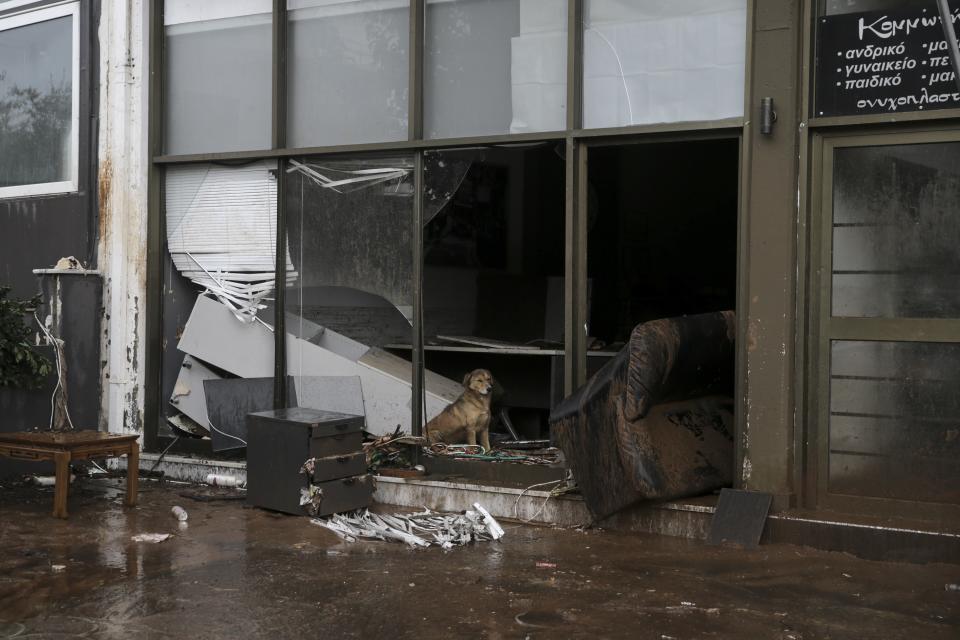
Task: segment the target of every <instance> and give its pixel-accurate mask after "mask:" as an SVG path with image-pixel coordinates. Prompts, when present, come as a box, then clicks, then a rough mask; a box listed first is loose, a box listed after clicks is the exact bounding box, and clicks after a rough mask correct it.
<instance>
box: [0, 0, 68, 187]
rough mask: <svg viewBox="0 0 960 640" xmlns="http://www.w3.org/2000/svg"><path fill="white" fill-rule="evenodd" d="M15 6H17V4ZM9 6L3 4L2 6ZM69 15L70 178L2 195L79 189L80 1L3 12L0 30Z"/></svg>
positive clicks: (39, 183) (31, 185)
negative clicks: (70, 21)
mask: <svg viewBox="0 0 960 640" xmlns="http://www.w3.org/2000/svg"><path fill="white" fill-rule="evenodd" d="M12 6H14V7H15V6H17V5H16V4H14V5H12ZM4 8H8V7H7V6H5V5H0V9H4ZM66 16H70V17H71V18H72V19H73V21H72V24H71V37H72V40H73V41H72V43H71V47H70V49H71V51H70V55H71V67H72V68H71V90H70V93H71V96H70V125H71V130H70V163H69V176H70V178H69V179H68V180H60V181H57V182H37V183H33V184H24V185H16V186H12V187H0V199H7V198H19V197H24V196H45V195H59V194H69V193H76V192H78V191H79V181H78V176H79V170H80V2H79V1H78V0H72V1H71V2H66V3H62V4H57V5H54V6H46V7H41V8H38V9H31V10H29V11H24V12H22V13H15V14H13V15H6V16H0V33H3V32H4V31H8V30H10V29H16V28H18V27H25V26H29V25H32V24H37V23H40V22H46V21H47V20H53V19H55V18H62V17H66Z"/></svg>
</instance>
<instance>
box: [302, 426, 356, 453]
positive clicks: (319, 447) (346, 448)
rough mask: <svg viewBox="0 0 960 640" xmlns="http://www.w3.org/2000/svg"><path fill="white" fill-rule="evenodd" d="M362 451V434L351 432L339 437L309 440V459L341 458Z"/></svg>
mask: <svg viewBox="0 0 960 640" xmlns="http://www.w3.org/2000/svg"><path fill="white" fill-rule="evenodd" d="M361 450H363V432H362V431H353V432H351V433H341V434H339V435H333V436H325V437H321V438H316V437H315V438H312V439H311V440H310V456H309V457H311V458H328V457H330V456H343V455H348V454H351V453H357V452H358V451H361Z"/></svg>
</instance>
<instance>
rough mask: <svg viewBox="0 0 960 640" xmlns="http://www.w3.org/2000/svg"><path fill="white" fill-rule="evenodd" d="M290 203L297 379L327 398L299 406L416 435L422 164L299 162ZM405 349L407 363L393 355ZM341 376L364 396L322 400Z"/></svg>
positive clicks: (291, 343) (293, 369) (290, 327)
mask: <svg viewBox="0 0 960 640" xmlns="http://www.w3.org/2000/svg"><path fill="white" fill-rule="evenodd" d="M284 195H285V198H286V207H287V229H288V230H289V242H290V253H291V256H292V259H293V264H294V266H295V268H296V271H297V279H296V281H294V282H293V283H292V284H291V286H290V287H288V289H287V291H286V312H287V320H286V323H287V334H288V338H287V372H288V373H289V374H290V375H291V376H293V377H294V379H295V380H297V381H298V384H301V385H304V384H307V385H310V386H311V388H312V389H315V390H317V393H316V395H315V397H314V398H305V397H304V398H301V397H299V396H298V401H299V402H300V404H301V406H310V407H311V408H314V409H324V410H335V411H342V412H344V413H352V414H356V413H364V414H365V416H366V425H367V427H366V428H367V429H368V430H369V431H371V432H373V433H377V434H383V433H389V432H392V431H393V430H394V429H395V428H396V427H397V426H398V425H399V426H400V427H401V428H402V429H403V430H404V431H406V432H408V433H409V432H411V417H412V414H411V412H412V403H413V402H414V400H413V393H412V380H413V368H412V365H411V346H410V345H411V344H412V342H413V337H412V336H413V329H412V325H411V322H412V314H413V221H414V210H413V157H412V156H408V155H406V156H392V157H378V158H374V157H367V158H355V159H331V158H324V159H316V158H300V159H291V160H290V161H289V167H288V170H287V185H286V192H285V194H284ZM396 345H402V346H403V347H404V348H403V349H401V350H400V351H399V354H400V355H398V353H397V351H393V352H390V351H387V350H386V349H387V348H389V347H394V346H396ZM333 377H339V378H341V379H343V378H350V379H353V380H356V381H357V382H358V384H359V390H356V389H355V390H354V391H353V392H350V393H340V394H332V393H322V389H323V388H324V385H329V384H339V383H335V382H332V381H331V378H333ZM428 387H429V384H428ZM300 395H302V394H300ZM426 396H427V397H426V402H427V404H428V405H430V406H433V405H436V404H437V402H438V401H437V398H436V394H433V395H431V393H430V392H429V389H428V393H427V394H426ZM454 397H455V396H454ZM333 401H335V402H337V403H338V404H331V402H333ZM447 402H449V400H445V401H442V402H440V407H442V406H445V405H446V403H447ZM344 403H347V404H344ZM349 403H353V405H352V407H351V405H350V404H349ZM358 403H359V404H358ZM436 411H439V408H438V409H436Z"/></svg>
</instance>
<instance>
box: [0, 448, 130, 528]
mask: <svg viewBox="0 0 960 640" xmlns="http://www.w3.org/2000/svg"><path fill="white" fill-rule="evenodd" d="M0 455H2V456H7V457H8V458H13V459H15V460H32V461H36V462H39V461H42V460H53V462H54V465H55V466H56V470H57V484H56V487H55V489H54V496H53V516H54V517H55V518H66V517H67V493H68V491H69V488H70V462H71V461H72V460H88V459H90V458H115V457H118V456H127V499H126V504H127V505H128V506H131V507H132V506H134V505H136V504H137V481H138V479H139V470H140V446H139V445H138V444H137V436H136V435H132V434H116V433H102V432H100V431H61V432H53V431H15V432H13V433H0Z"/></svg>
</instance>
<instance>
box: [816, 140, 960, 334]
mask: <svg viewBox="0 0 960 640" xmlns="http://www.w3.org/2000/svg"><path fill="white" fill-rule="evenodd" d="M833 185H834V195H833V275H832V277H833V305H832V306H833V315H834V316H843V317H869V318H875V317H884V318H906V317H913V318H957V317H960V279H958V277H957V276H958V275H960V251H958V250H957V238H960V216H958V215H957V211H958V210H960V143H956V142H944V143H936V144H913V145H895V146H877V147H849V148H842V149H837V150H836V152H835V155H834V179H833Z"/></svg>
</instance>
